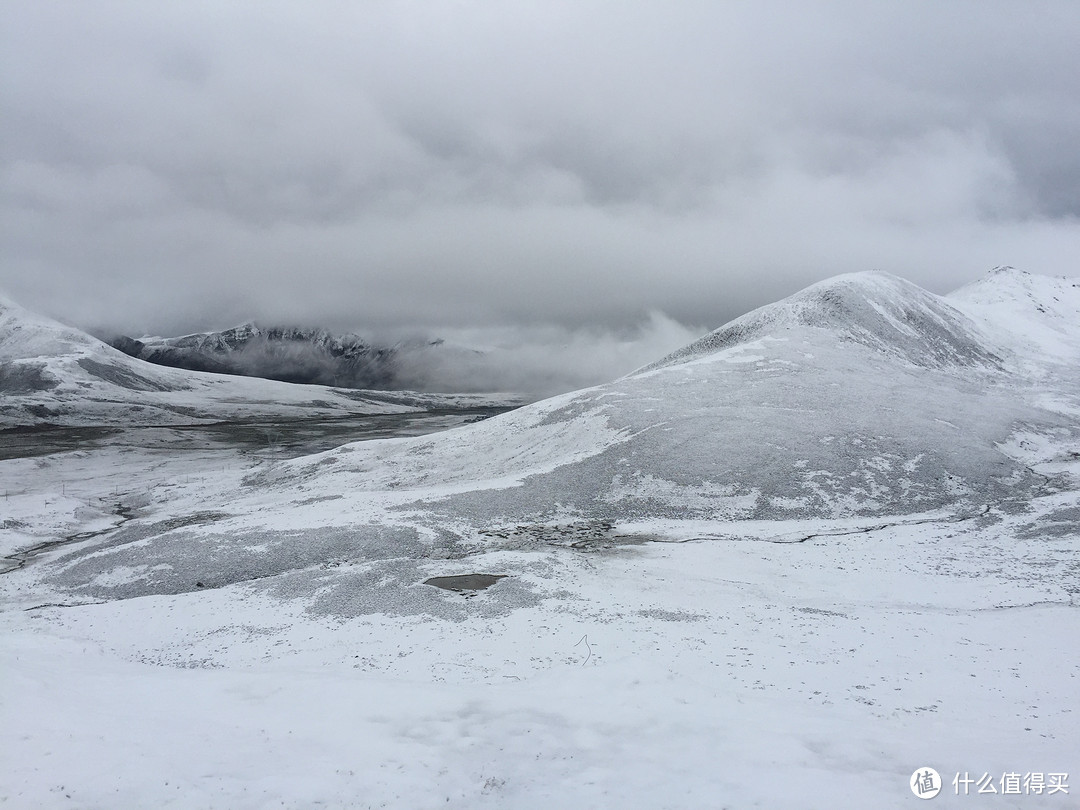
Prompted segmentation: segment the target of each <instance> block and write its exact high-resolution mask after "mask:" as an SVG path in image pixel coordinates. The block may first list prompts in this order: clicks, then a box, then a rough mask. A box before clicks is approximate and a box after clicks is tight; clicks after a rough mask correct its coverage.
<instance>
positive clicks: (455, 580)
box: [424, 574, 507, 591]
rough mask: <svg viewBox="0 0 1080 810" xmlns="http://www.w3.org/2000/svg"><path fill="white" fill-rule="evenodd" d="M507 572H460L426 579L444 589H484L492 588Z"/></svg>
mask: <svg viewBox="0 0 1080 810" xmlns="http://www.w3.org/2000/svg"><path fill="white" fill-rule="evenodd" d="M506 576H507V575H506V574H458V575H457V576H452V577H432V578H431V579H425V580H424V584H425V585H434V586H435V587H436V588H442V589H443V590H444V591H482V590H483V589H484V588H490V587H491V586H492V585H494V584H495V583H496V582H498V581H499V580H500V579H505V578H506Z"/></svg>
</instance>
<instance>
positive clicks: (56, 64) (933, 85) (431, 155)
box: [0, 0, 1080, 359]
mask: <svg viewBox="0 0 1080 810" xmlns="http://www.w3.org/2000/svg"><path fill="white" fill-rule="evenodd" d="M0 9H2V18H0V25H2V28H3V40H2V42H0V60H2V61H0V81H2V98H0V128H2V141H0V158H2V166H0V184H2V201H0V205H2V210H0V229H2V231H0V233H2V239H3V244H2V266H0V289H3V290H6V292H7V293H8V294H9V295H10V296H12V297H13V298H15V299H16V300H18V301H20V302H21V303H23V304H24V305H26V306H28V307H30V308H33V309H36V310H39V311H42V312H44V313H47V314H50V315H53V316H55V317H59V318H61V319H64V320H67V321H68V322H72V323H75V324H77V325H80V326H84V327H88V328H95V329H102V328H111V329H116V330H120V331H126V332H128V333H133V332H134V333H138V334H142V333H145V332H156V333H158V334H162V333H171V334H177V333H180V332H186V331H194V330H196V329H203V328H209V327H223V326H227V325H231V324H234V323H237V322H239V321H242V320H244V319H248V318H255V319H259V320H262V321H267V322H270V321H274V322H290V323H317V324H322V325H327V326H330V327H333V328H358V329H361V330H379V329H382V330H394V329H412V330H417V329H419V330H425V329H430V330H432V331H435V332H437V331H439V330H446V329H451V330H452V329H462V330H468V329H476V328H478V327H487V326H497V327H498V328H500V329H503V328H505V327H507V326H512V325H515V324H518V325H524V326H526V327H528V328H531V329H548V328H549V327H557V328H563V329H566V330H569V333H572V334H574V335H577V336H579V337H580V335H582V334H599V333H600V332H603V331H604V330H611V334H612V335H620V334H621V335H631V336H632V335H633V334H637V333H636V332H635V331H634V330H635V329H637V330H638V331H639V332H640V330H643V329H644V330H646V331H647V330H648V329H649V328H650V327H649V324H652V325H654V326H655V325H656V324H658V323H659V324H663V325H664V331H665V334H669V336H670V335H671V334H673V333H674V331H677V330H674V331H673V328H672V324H671V322H670V321H669V320H666V319H664V318H663V317H662V316H659V315H657V314H656V313H658V312H662V313H665V314H666V316H667V317H668V318H670V319H674V320H675V321H677V322H678V323H681V324H683V325H685V326H686V327H687V334H691V333H692V332H694V329H695V328H699V327H700V328H705V327H710V328H711V327H715V326H719V325H720V324H721V323H723V322H724V321H726V320H728V319H730V318H731V317H734V316H736V315H738V314H741V313H742V312H744V311H747V310H749V309H751V308H753V307H755V306H758V305H760V304H763V303H766V302H769V301H772V300H775V299H777V298H780V297H782V296H784V295H787V294H789V293H791V292H794V291H796V290H797V289H800V288H801V287H804V286H806V285H807V284H809V283H811V282H813V281H816V280H819V279H822V278H825V277H828V276H831V275H835V274H837V273H842V272H850V271H856V270H866V269H874V268H877V269H882V270H888V271H890V272H893V273H896V274H898V275H901V276H904V277H906V278H909V279H911V280H912V281H915V282H916V283H919V284H921V285H923V286H926V287H928V288H929V289H931V290H933V291H935V292H945V291H948V290H949V289H952V288H954V287H957V286H959V285H961V284H963V283H966V282H968V281H971V280H973V279H975V278H977V277H979V276H980V275H981V274H982V273H984V272H986V271H987V270H988V269H990V268H991V267H993V266H994V265H998V264H1011V265H1014V266H1018V267H1022V268H1024V269H1027V270H1030V271H1032V272H1038V273H1049V274H1060V275H1077V274H1078V273H1080V269H1078V266H1077V257H1078V256H1080V47H1078V46H1077V43H1078V42H1080V3H1078V2H1076V0H1062V2H1040V0H1015V2H995V1H994V0H973V2H961V1H960V0H930V1H929V2H917V1H913V0H904V2H899V0H897V1H896V2H892V1H891V0H890V1H889V2H873V1H872V0H857V1H856V2H807V1H806V0H798V1H793V2H762V0H753V2H745V3H742V2H732V1H731V0H724V1H723V2H720V1H719V0H709V1H708V2H689V1H688V2H659V1H658V2H652V3H634V2H626V0H621V1H620V2H590V1H589V0H574V1H573V2H558V1H553V0H544V1H543V2H494V1H492V2H484V3H480V2H476V3H474V2H415V3H412V2H380V1H379V0H371V1H370V2H318V1H313V2H302V3H301V2H289V3H285V2H281V3H275V2H266V1H265V0H259V2H234V1H232V0H228V1H227V0H213V2H205V3H200V2H183V3H146V2H96V1H95V0H80V1H79V2H50V1H49V0H34V1H33V2H28V1H27V0H0ZM650 312H651V313H653V314H652V315H649V314H648V313H650ZM643 324H644V326H643ZM583 330H584V331H583ZM589 330H592V331H589ZM597 330H599V332H598V331H597ZM680 339H681V338H680ZM646 359H648V358H646Z"/></svg>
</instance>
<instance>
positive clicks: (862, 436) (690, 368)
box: [0, 270, 1080, 808]
mask: <svg viewBox="0 0 1080 810" xmlns="http://www.w3.org/2000/svg"><path fill="white" fill-rule="evenodd" d="M39 355H40V353H39ZM131 362H135V361H131ZM1078 369H1080V282H1077V281H1076V280H1071V279H1051V278H1046V277H1039V276H1032V275H1029V274H1026V273H1021V272H1018V271H1012V270H1002V271H998V272H995V273H993V274H991V275H990V276H988V277H987V278H986V279H984V280H983V281H981V282H979V283H978V284H976V285H972V286H971V287H969V288H965V289H964V290H961V291H958V292H957V293H954V294H953V295H952V296H947V297H944V298H941V297H937V296H933V295H931V294H929V293H926V292H925V291H923V290H921V289H919V288H917V287H915V286H913V285H910V284H908V283H906V282H903V281H901V280H899V279H895V278H893V277H891V276H887V275H884V274H859V275H855V276H843V277H838V278H836V279H832V280H830V281H828V282H823V283H822V284H819V285H815V286H814V287H811V288H809V289H808V290H806V291H804V292H802V293H799V294H798V295H796V296H793V297H792V298H790V299H786V300H785V301H782V302H778V303H777V304H775V305H772V306H770V307H765V308H763V309H761V310H758V311H756V312H754V313H750V314H748V315H747V316H744V317H743V318H740V319H738V320H736V321H734V322H732V323H731V324H728V325H727V326H725V327H722V328H721V329H719V330H717V331H716V332H714V333H712V334H711V335H709V336H706V337H705V338H703V339H702V340H701V341H698V342H697V343H695V344H693V345H691V346H689V347H687V348H686V349H685V350H683V351H680V352H677V353H676V354H674V355H672V356H671V357H669V358H665V359H663V360H661V361H659V362H657V363H655V364H653V365H652V366H649V367H647V368H646V369H643V370H642V371H640V372H638V373H636V374H632V375H630V376H628V377H626V378H624V379H622V380H618V381H616V382H614V383H611V384H608V385H605V386H600V387H597V388H593V389H588V390H585V391H581V392H575V393H572V394H567V395H564V396H561V397H556V398H554V399H550V400H545V401H543V402H539V403H535V404H534V405H531V406H527V407H525V408H521V409H518V410H515V411H512V412H510V413H505V414H502V415H500V416H496V417H494V418H492V419H488V420H485V421H483V422H478V423H476V424H470V425H466V426H463V427H458V428H455V429H453V430H448V431H446V432H443V433H438V434H431V435H425V436H418V437H412V438H400V439H379V440H374V441H366V442H361V443H354V444H350V445H346V446H344V447H339V448H336V449H333V450H328V451H325V452H322V453H318V454H314V455H306V456H302V457H298V458H295V459H286V458H283V457H282V456H283V455H284V454H280V455H276V454H274V453H271V452H269V451H264V452H260V453H259V454H251V453H242V452H236V451H233V450H225V449H222V450H220V451H211V450H207V449H206V448H199V449H198V450H197V451H196V450H183V449H179V450H174V451H172V452H169V451H168V448H167V447H166V449H165V450H162V448H161V447H160V446H158V447H152V448H150V447H139V446H138V445H137V443H135V444H130V445H127V446H122V447H121V446H118V445H116V444H114V443H109V442H105V443H102V444H101V445H100V446H97V445H96V446H95V448H94V449H92V450H89V451H86V450H75V451H66V452H57V453H53V454H50V455H46V456H37V457H33V458H12V459H9V460H5V461H0V488H5V489H7V490H9V491H12V492H16V493H17V494H16V495H14V496H10V497H9V498H8V499H6V500H5V501H4V502H3V503H2V506H0V508H3V509H4V510H5V511H4V513H3V518H2V519H0V526H2V529H0V531H2V537H3V543H4V546H3V550H2V551H0V553H9V552H15V551H17V550H19V549H27V548H32V547H34V546H35V545H36V544H39V543H41V542H49V541H56V540H66V541H67V542H65V543H64V544H63V545H57V546H54V547H51V548H47V549H44V550H42V551H41V552H40V553H35V554H23V555H21V556H20V555H18V554H13V555H12V556H11V557H10V558H9V560H10V561H11V562H10V564H9V567H13V566H14V565H16V564H17V563H23V565H22V567H20V568H16V569H14V570H11V571H9V572H8V573H6V574H3V575H2V576H0V599H2V604H3V612H2V613H0V622H2V624H3V630H2V632H3V638H4V644H3V647H2V651H0V654H2V656H3V659H4V660H3V662H2V664H0V672H3V673H4V675H3V679H4V680H3V689H2V692H0V701H2V704H0V705H2V708H0V711H2V716H0V720H2V722H0V734H2V735H3V736H2V739H0V755H2V757H3V761H2V762H0V774H2V776H0V803H2V802H3V801H6V803H7V805H8V806H12V807H23V806H29V807H87V808H90V807H102V808H104V807H110V808H117V807H120V808H124V807H133V808H134V807H170V806H172V807H221V808H241V807H252V808H255V807H259V808H261V807H282V806H284V807H296V808H300V807H315V806H325V807H421V808H422V807H461V808H466V807H468V808H471V807H491V808H504V807H523V808H525V807H551V806H556V807H561V806H579V807H618V808H622V807H642V808H654V807H671V808H683V807H710V808H711V807H731V808H742V807H767V808H774V807H790V808H804V807H900V806H906V805H910V804H913V803H917V802H918V799H917V798H916V797H915V796H914V795H913V794H912V792H911V790H910V789H909V787H908V781H909V778H910V776H911V774H912V772H913V771H915V770H916V768H921V767H923V766H929V767H933V768H936V769H937V770H938V771H939V772H940V773H941V774H942V775H943V776H944V777H945V782H946V785H945V788H944V790H943V791H942V793H941V795H939V796H938V797H937V798H936V799H935V801H936V802H938V803H940V804H945V805H962V804H968V803H972V804H976V805H978V804H980V803H983V802H985V803H987V804H993V805H994V806H996V807H1043V806H1045V807H1069V806H1075V797H1076V794H1077V792H1080V779H1078V776H1077V774H1076V773H1071V774H1070V777H1071V778H1072V780H1073V781H1075V782H1077V785H1076V787H1070V788H1069V793H1068V794H1064V793H1062V792H1060V791H1058V792H1055V793H1054V794H1053V795H1050V793H1049V791H1044V792H1043V793H1042V794H1041V795H1035V794H1030V793H1029V794H1021V795H1001V793H1000V791H1001V790H1002V788H1001V787H1000V786H999V784H998V782H997V780H999V779H1000V778H1001V777H1002V776H1003V775H1004V774H1006V773H1011V772H1018V773H1020V774H1021V775H1023V774H1026V773H1031V772H1038V773H1043V774H1050V773H1069V772H1070V771H1072V772H1075V771H1076V770H1077V769H1076V764H1077V762H1078V760H1080V735H1077V733H1076V730H1075V729H1076V727H1077V726H1078V725H1080V723H1078V719H1080V718H1078V717H1077V714H1078V708H1080V707H1078V703H1080V700H1078V698H1077V696H1078V695H1080V676H1078V673H1080V643H1078V642H1080V622H1078V620H1077V608H1078V604H1077V594H1078V593H1080V561H1078V556H1077V555H1078V553H1080V495H1078V488H1080V371H1078ZM40 395H41V396H45V392H42V393H41V394H40ZM193 396H194V395H193ZM70 402H71V401H70V400H69V404H70ZM91 423H92V422H91ZM144 435H146V434H144ZM80 532H85V533H87V535H85V536H82V535H80V534H79V533H80ZM469 573H488V574H502V575H505V578H503V579H500V580H498V581H497V582H496V583H495V584H494V585H492V586H491V587H490V588H488V589H486V590H481V591H476V592H464V593H458V592H452V591H444V590H440V589H437V588H434V587H432V586H430V585H426V584H424V580H425V579H427V578H429V577H434V576H446V575H454V574H469ZM957 772H959V773H961V774H962V773H964V772H967V773H970V774H971V776H972V778H975V779H978V778H980V777H982V776H983V774H984V773H985V774H990V775H991V776H993V778H994V780H995V786H997V787H998V791H999V793H998V795H996V796H993V797H988V796H985V795H977V794H976V793H975V790H976V788H975V787H974V786H973V787H972V788H971V795H968V796H964V795H959V796H957V795H954V789H953V786H952V784H951V780H952V778H953V775H954V774H955V773H957ZM962 792H963V788H962V787H961V793H962Z"/></svg>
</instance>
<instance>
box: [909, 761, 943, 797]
mask: <svg viewBox="0 0 1080 810" xmlns="http://www.w3.org/2000/svg"><path fill="white" fill-rule="evenodd" d="M908 784H910V785H911V792H912V793H914V794H915V795H916V796H918V797H919V798H920V799H932V798H934V797H935V796H937V795H938V794H939V793H940V792H941V775H940V774H938V772H937V771H935V770H934V769H933V768H926V767H922V768H919V769H918V770H917V771H915V773H913V774H912V775H911V781H910V782H909V783H908Z"/></svg>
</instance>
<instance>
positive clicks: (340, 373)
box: [108, 323, 400, 390]
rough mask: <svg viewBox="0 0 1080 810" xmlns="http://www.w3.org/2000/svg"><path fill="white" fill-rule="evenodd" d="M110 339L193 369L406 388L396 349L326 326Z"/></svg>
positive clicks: (128, 350) (145, 356)
mask: <svg viewBox="0 0 1080 810" xmlns="http://www.w3.org/2000/svg"><path fill="white" fill-rule="evenodd" d="M108 343H109V344H110V345H111V346H112V347H113V348H115V349H119V350H120V351H122V352H124V353H125V354H127V355H130V356H131V357H136V358H138V359H140V360H145V361H147V362H150V363H155V364H157V365H159V366H168V367H170V368H180V369H186V370H189V371H210V372H214V373H217V374H232V375H236V376H242V377H262V378H265V379H270V380H279V381H281V382H290V383H303V384H314V385H330V386H335V387H339V388H363V389H376V390H395V389H397V388H399V387H400V386H399V385H398V373H397V364H396V360H397V357H396V355H397V350H396V349H395V348H394V347H390V346H378V345H373V344H370V343H367V342H366V341H364V340H363V339H362V338H360V337H358V336H356V335H343V336H337V335H332V334H331V333H329V332H327V331H326V330H324V329H301V328H292V327H272V328H268V329H263V328H261V327H259V326H256V325H255V324H251V323H249V324H243V325H241V326H237V327H234V328H232V329H227V330H224V331H221V332H206V333H199V334H194V335H185V336H183V337H176V338H144V339H142V340H136V339H135V338H131V337H128V336H126V335H120V336H118V337H114V338H112V339H110V340H109V341H108Z"/></svg>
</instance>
